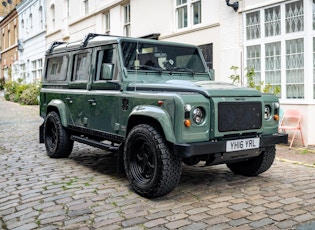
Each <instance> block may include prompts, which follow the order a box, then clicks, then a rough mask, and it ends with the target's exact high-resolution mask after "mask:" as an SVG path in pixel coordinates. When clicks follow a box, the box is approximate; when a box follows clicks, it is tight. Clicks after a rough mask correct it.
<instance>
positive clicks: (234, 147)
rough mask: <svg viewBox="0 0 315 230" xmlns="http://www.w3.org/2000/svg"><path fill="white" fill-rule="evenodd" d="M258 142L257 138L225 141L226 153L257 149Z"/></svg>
mask: <svg viewBox="0 0 315 230" xmlns="http://www.w3.org/2000/svg"><path fill="white" fill-rule="evenodd" d="M259 141H260V139H259V138H258V137H257V138H247V139H239V140H232V141H227V142H226V151H227V152H234V151H241V150H247V149H257V148H259Z"/></svg>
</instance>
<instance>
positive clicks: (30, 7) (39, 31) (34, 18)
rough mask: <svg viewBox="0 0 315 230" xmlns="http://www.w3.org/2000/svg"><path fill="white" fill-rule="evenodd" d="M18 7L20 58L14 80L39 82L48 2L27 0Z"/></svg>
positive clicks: (14, 70)
mask: <svg viewBox="0 0 315 230" xmlns="http://www.w3.org/2000/svg"><path fill="white" fill-rule="evenodd" d="M16 9H17V12H18V17H19V39H18V51H19V60H18V61H16V62H15V63H14V65H13V70H12V75H13V80H17V79H22V80H23V82H25V83H31V82H39V81H40V80H41V77H42V71H43V70H42V69H43V64H44V58H45V52H46V37H45V35H46V2H45V0H27V1H23V2H22V3H21V4H19V5H18V6H17V7H16Z"/></svg>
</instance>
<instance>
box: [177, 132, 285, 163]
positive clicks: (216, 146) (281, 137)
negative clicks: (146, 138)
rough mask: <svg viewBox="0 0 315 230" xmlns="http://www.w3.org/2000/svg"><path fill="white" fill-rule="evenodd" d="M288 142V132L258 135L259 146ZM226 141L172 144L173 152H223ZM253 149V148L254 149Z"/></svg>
mask: <svg viewBox="0 0 315 230" xmlns="http://www.w3.org/2000/svg"><path fill="white" fill-rule="evenodd" d="M280 143H284V144H287V143H288V134H284V133H277V134H274V135H269V136H261V137H260V146H259V147H260V148H263V147H266V146H270V145H275V144H280ZM225 149H226V141H209V142H198V143H191V144H174V145H173V151H174V154H175V155H177V156H181V157H184V158H186V157H192V156H200V155H207V154H213V153H225ZM254 150H255V149H254Z"/></svg>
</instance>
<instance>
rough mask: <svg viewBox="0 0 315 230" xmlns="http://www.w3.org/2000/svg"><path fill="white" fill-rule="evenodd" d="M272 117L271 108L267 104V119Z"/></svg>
mask: <svg viewBox="0 0 315 230" xmlns="http://www.w3.org/2000/svg"><path fill="white" fill-rule="evenodd" d="M270 117H271V108H270V107H269V106H268V105H266V106H265V120H269V119H270Z"/></svg>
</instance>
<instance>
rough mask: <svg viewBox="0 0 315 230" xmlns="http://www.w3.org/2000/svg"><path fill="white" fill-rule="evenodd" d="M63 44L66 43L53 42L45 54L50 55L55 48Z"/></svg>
mask: <svg viewBox="0 0 315 230" xmlns="http://www.w3.org/2000/svg"><path fill="white" fill-rule="evenodd" d="M65 43H67V42H60V41H54V42H53V43H52V44H51V45H50V47H49V49H48V50H47V53H52V51H53V50H54V48H55V47H57V46H59V45H62V44H65Z"/></svg>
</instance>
